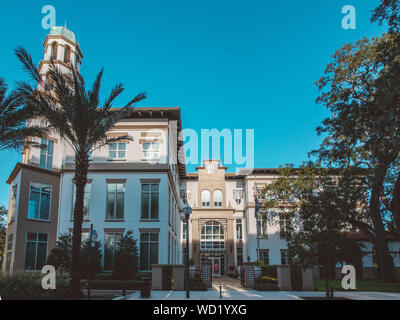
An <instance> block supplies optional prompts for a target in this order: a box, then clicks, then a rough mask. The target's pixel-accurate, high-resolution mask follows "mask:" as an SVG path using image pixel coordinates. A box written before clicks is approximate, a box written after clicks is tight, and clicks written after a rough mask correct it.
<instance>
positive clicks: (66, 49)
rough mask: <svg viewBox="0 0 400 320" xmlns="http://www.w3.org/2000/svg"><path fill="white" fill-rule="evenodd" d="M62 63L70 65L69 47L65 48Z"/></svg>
mask: <svg viewBox="0 0 400 320" xmlns="http://www.w3.org/2000/svg"><path fill="white" fill-rule="evenodd" d="M64 63H66V64H70V63H71V48H70V47H69V46H65V52H64Z"/></svg>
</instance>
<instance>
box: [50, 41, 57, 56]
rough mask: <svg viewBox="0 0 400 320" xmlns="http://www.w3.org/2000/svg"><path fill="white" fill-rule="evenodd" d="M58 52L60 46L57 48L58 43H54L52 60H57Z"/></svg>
mask: <svg viewBox="0 0 400 320" xmlns="http://www.w3.org/2000/svg"><path fill="white" fill-rule="evenodd" d="M57 50H58V46H57V42H53V43H52V45H51V57H50V59H51V60H57Z"/></svg>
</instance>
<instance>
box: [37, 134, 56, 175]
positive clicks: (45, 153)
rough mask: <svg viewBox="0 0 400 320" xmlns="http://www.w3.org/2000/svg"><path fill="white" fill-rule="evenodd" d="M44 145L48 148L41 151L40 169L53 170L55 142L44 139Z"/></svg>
mask: <svg viewBox="0 0 400 320" xmlns="http://www.w3.org/2000/svg"><path fill="white" fill-rule="evenodd" d="M42 145H44V146H46V148H43V149H40V167H41V168H43V169H47V170H51V169H52V168H53V152H54V142H53V141H52V140H48V139H42Z"/></svg>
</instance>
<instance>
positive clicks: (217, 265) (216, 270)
mask: <svg viewBox="0 0 400 320" xmlns="http://www.w3.org/2000/svg"><path fill="white" fill-rule="evenodd" d="M211 266H212V276H213V277H220V276H221V258H219V257H218V258H214V257H213V258H211Z"/></svg>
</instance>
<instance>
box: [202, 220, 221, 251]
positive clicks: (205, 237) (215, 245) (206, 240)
mask: <svg viewBox="0 0 400 320" xmlns="http://www.w3.org/2000/svg"><path fill="white" fill-rule="evenodd" d="M224 239H225V234H224V228H223V226H222V225H221V224H220V223H219V222H217V221H209V222H207V223H205V224H204V226H203V228H202V229H201V244H200V248H201V249H202V250H207V251H213V252H216V251H217V252H221V251H223V250H224V248H225V241H224Z"/></svg>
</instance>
